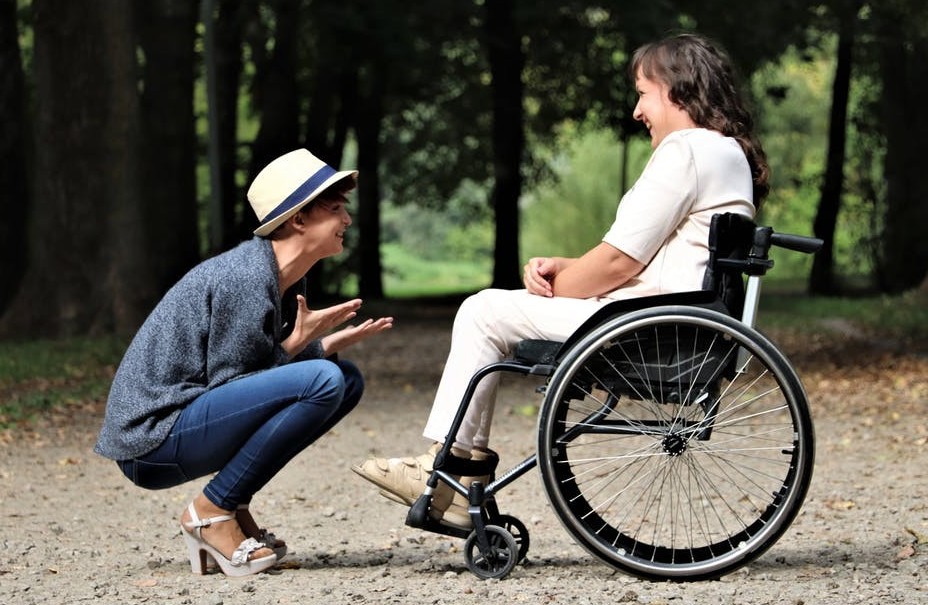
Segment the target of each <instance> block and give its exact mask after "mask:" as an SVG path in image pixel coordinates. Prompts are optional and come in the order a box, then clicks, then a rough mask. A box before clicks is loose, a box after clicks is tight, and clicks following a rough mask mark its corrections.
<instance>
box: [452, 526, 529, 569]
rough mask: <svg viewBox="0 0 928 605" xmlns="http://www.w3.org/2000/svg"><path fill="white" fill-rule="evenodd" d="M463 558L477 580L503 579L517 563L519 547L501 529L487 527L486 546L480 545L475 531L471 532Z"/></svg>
mask: <svg viewBox="0 0 928 605" xmlns="http://www.w3.org/2000/svg"><path fill="white" fill-rule="evenodd" d="M464 557H465V558H466V559H467V567H468V568H469V569H470V570H471V571H472V572H473V573H474V575H475V576H477V577H478V578H481V579H483V580H489V579H491V578H497V579H498V578H505V577H506V576H507V575H509V572H511V571H512V569H513V568H514V567H515V566H516V563H518V562H519V545H518V544H516V539H515V538H513V537H512V534H510V533H509V532H508V531H506V530H505V529H503V528H502V527H499V526H498V525H487V527H486V544H480V540H479V538H478V536H477V532H476V531H473V532H471V534H470V535H469V536H468V537H467V541H466V542H465V543H464Z"/></svg>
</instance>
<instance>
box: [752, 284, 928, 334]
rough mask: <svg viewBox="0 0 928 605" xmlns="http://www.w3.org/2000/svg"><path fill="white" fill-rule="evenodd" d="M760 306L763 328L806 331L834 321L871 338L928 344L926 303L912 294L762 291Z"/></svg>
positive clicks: (914, 293)
mask: <svg viewBox="0 0 928 605" xmlns="http://www.w3.org/2000/svg"><path fill="white" fill-rule="evenodd" d="M760 307H761V308H760V314H759V323H760V325H762V326H763V327H774V328H785V329H808V328H809V325H810V324H811V323H815V322H818V321H823V320H836V319H838V320H843V321H846V322H849V323H851V324H853V325H854V326H855V327H857V328H858V329H860V330H861V331H863V332H866V333H868V334H871V335H879V336H880V337H883V338H891V339H895V340H902V341H906V342H912V343H916V344H919V345H920V346H925V344H926V343H928V304H926V301H925V299H924V297H923V296H921V297H920V296H919V295H918V294H917V293H916V292H910V293H907V294H904V295H901V296H872V297H843V298H842V297H834V298H831V297H829V298H825V297H812V296H801V295H790V294H782V293H776V292H766V293H764V294H763V295H762V296H761V303H760Z"/></svg>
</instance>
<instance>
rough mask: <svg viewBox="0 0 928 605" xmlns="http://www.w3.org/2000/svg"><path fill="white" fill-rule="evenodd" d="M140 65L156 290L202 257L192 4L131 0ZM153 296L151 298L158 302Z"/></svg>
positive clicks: (146, 207) (149, 244)
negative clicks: (138, 44) (199, 221)
mask: <svg viewBox="0 0 928 605" xmlns="http://www.w3.org/2000/svg"><path fill="white" fill-rule="evenodd" d="M135 9H136V23H137V25H138V31H139V41H140V43H141V47H142V51H143V53H144V57H145V61H144V68H143V71H142V81H143V84H144V86H143V92H142V96H141V120H142V141H143V144H142V146H141V149H142V152H141V160H142V170H141V178H142V192H143V197H144V201H143V204H142V209H143V219H144V222H145V239H146V248H147V251H148V254H147V257H148V263H149V268H148V271H147V273H148V279H149V281H150V282H151V284H152V286H153V287H154V292H155V294H156V295H157V297H160V295H161V294H162V293H163V292H165V291H166V290H167V289H168V288H170V287H171V286H172V285H173V284H174V282H176V281H177V280H178V279H179V278H180V277H181V276H182V275H183V274H184V273H186V272H187V270H188V269H190V268H191V267H192V266H193V265H195V264H196V263H197V262H198V261H199V259H200V247H199V229H198V211H197V191H196V179H195V177H196V130H195V128H194V118H193V82H194V68H195V64H196V55H195V53H194V41H195V37H196V24H197V21H198V17H199V15H198V11H197V3H195V2H190V1H189V0H136V2H135ZM157 297H156V299H155V300H152V301H150V302H151V304H152V305H154V303H156V302H157Z"/></svg>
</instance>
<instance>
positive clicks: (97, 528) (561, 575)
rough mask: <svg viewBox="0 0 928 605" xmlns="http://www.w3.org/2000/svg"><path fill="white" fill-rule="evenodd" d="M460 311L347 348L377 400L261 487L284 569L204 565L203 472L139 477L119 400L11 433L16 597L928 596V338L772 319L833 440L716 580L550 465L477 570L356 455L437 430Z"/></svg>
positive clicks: (527, 446)
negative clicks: (191, 551) (116, 447)
mask: <svg viewBox="0 0 928 605" xmlns="http://www.w3.org/2000/svg"><path fill="white" fill-rule="evenodd" d="M450 311H451V309H439V310H434V309H413V310H411V311H409V312H408V313H406V314H405V316H400V317H398V318H397V324H396V327H395V328H394V329H393V330H392V331H391V332H388V333H386V334H385V335H383V337H381V338H379V339H375V340H372V341H369V342H367V343H363V344H362V345H361V346H360V347H359V348H357V349H356V350H355V351H354V352H353V354H352V355H348V356H349V357H352V358H353V359H354V360H356V361H357V362H358V363H359V364H360V365H361V367H362V368H363V369H364V370H365V373H366V376H367V380H368V386H367V393H366V395H365V398H364V400H363V401H362V402H361V405H360V407H359V409H358V410H356V411H355V412H354V413H353V414H352V415H351V416H349V417H348V418H347V419H346V420H345V421H344V422H343V423H342V424H341V425H339V426H338V427H337V428H336V430H334V431H333V432H332V433H330V434H329V435H327V436H325V437H324V438H323V439H321V440H320V441H319V442H318V443H316V444H315V445H313V446H312V447H310V448H309V449H307V450H306V451H304V452H303V453H302V454H301V455H300V456H298V457H297V458H296V459H295V460H294V461H293V463H292V464H290V465H289V466H288V467H287V468H286V469H285V470H284V471H283V472H282V473H281V474H280V475H278V476H277V477H276V478H275V479H274V480H273V481H272V482H271V483H270V484H269V485H268V487H267V488H266V489H265V490H264V491H263V492H261V493H259V494H258V496H257V497H256V498H255V501H254V502H253V504H252V510H253V511H254V513H255V516H256V517H257V518H258V520H259V521H260V522H261V523H262V524H263V525H267V526H269V527H271V528H272V529H273V530H274V531H275V532H276V533H277V534H278V535H279V536H281V537H283V538H285V539H286V540H287V541H288V543H289V545H290V548H291V551H292V554H290V555H288V557H287V558H286V559H285V560H284V561H283V562H282V563H281V564H279V565H278V567H277V568H275V569H274V570H273V571H272V572H269V573H264V574H260V575H258V576H252V577H248V578H244V579H231V578H226V577H224V576H223V575H221V574H212V575H207V576H197V575H193V574H191V573H190V567H189V562H188V561H187V559H186V549H185V546H184V544H183V540H182V538H181V535H180V531H179V527H178V525H177V521H176V519H177V517H178V516H179V514H180V513H181V511H182V509H183V508H184V506H185V505H186V503H187V501H188V500H189V499H190V498H191V496H192V495H193V494H195V493H196V492H197V491H198V490H199V489H200V488H201V487H202V482H200V481H198V482H192V483H190V484H187V485H184V486H181V487H178V488H173V489H168V490H163V491H157V492H150V491H145V490H141V489H139V488H136V487H134V486H132V485H131V484H130V483H129V482H128V481H127V480H126V479H124V478H123V477H122V475H121V474H120V473H119V472H118V470H117V468H116V466H115V465H114V464H113V463H112V462H109V461H106V460H103V459H101V458H100V457H98V456H96V455H94V454H93V453H92V452H91V447H92V445H93V442H94V439H95V436H96V432H97V429H98V427H99V423H100V419H101V415H102V402H92V403H88V404H85V405H79V406H78V405H76V406H73V407H72V408H70V409H68V410H67V411H65V412H62V413H58V414H55V415H53V416H52V417H49V418H46V419H44V420H43V421H41V422H38V423H36V424H35V425H34V426H31V427H29V428H28V429H25V430H20V431H18V432H16V433H15V434H13V435H12V436H10V435H8V438H7V439H4V440H2V444H0V512H2V517H0V539H2V550H0V603H9V604H14V603H15V604H23V605H25V604H30V603H43V604H45V603H68V604H73V603H83V602H95V603H112V604H119V605H125V604H130V603H164V604H188V603H194V604H201V603H202V604H206V605H220V604H222V605H231V604H238V603H424V604H444V603H449V604H450V603H454V604H457V605H461V604H468V603H488V602H505V603H515V602H526V603H541V604H545V603H573V604H584V603H591V604H593V603H595V604H599V603H604V602H618V603H650V604H653V605H658V604H671V603H673V604H691V603H693V604H696V603H713V604H715V603H719V604H722V605H726V604H741V603H750V604H752V605H761V604H789V605H800V604H821V605H832V604H833V605H839V604H840V605H851V604H855V603H867V604H870V603H881V604H891V603H912V604H915V603H926V602H928V569H926V564H928V470H926V469H928V355H926V354H925V352H924V350H923V351H922V352H921V353H912V352H911V349H910V348H909V347H904V346H899V343H887V342H881V341H869V340H866V338H865V337H863V336H861V335H859V334H857V333H856V332H854V331H853V330H850V329H847V326H841V325H817V326H810V327H809V330H808V331H807V332H806V333H805V335H789V334H783V335H777V334H773V335H772V336H773V337H774V339H775V340H776V341H778V342H780V345H781V347H782V348H783V349H784V350H785V351H786V352H787V354H788V355H789V356H790V358H791V359H792V361H793V363H794V364H795V365H796V367H797V369H798V371H799V373H800V375H801V376H802V378H803V381H804V383H805V386H806V389H807V391H808V393H809V397H810V400H811V402H812V410H813V416H814V418H815V426H816V436H817V457H816V469H815V474H814V477H813V482H812V486H811V489H810V493H809V496H808V498H807V499H806V502H805V505H804V507H803V509H802V511H801V513H800V515H799V516H798V518H797V520H796V521H795V522H794V523H793V525H792V526H791V527H790V529H789V530H788V531H787V533H786V534H785V536H784V537H783V538H781V540H780V541H779V542H777V544H775V545H774V546H773V547H772V548H771V549H770V550H769V551H768V552H767V553H765V554H764V555H763V556H762V557H761V558H760V559H759V560H757V561H756V562H755V563H753V564H752V565H750V566H749V567H746V568H742V569H741V570H739V571H737V572H735V573H732V574H730V575H728V576H726V577H723V578H722V579H720V580H718V581H710V582H696V583H683V584H678V583H669V582H648V581H643V580H639V579H636V578H634V577H630V576H627V575H624V574H622V573H620V572H617V571H615V570H614V569H612V568H611V567H608V566H606V565H605V564H603V563H601V562H600V561H599V560H598V559H596V558H594V557H592V556H590V555H589V554H587V553H586V552H585V551H584V550H583V549H582V548H581V547H580V546H578V545H577V544H576V543H574V542H573V540H572V539H571V538H570V536H569V535H568V534H567V532H566V531H565V530H564V529H563V528H562V527H561V525H560V522H559V521H558V520H557V518H556V517H555V516H554V514H553V512H552V511H551V509H550V507H549V505H548V503H547V501H546V497H545V495H544V492H543V489H542V487H541V482H540V479H539V477H538V475H537V472H532V473H530V474H529V475H527V476H526V477H523V478H522V479H520V480H519V481H517V482H516V483H515V484H513V485H512V486H511V487H509V488H508V489H507V490H506V491H504V492H502V494H501V495H500V497H499V498H498V500H499V503H500V506H501V508H502V509H503V512H507V513H510V514H513V515H515V516H517V517H519V518H520V519H521V520H522V521H523V522H524V523H525V524H526V525H527V526H528V529H529V532H530V535H531V549H530V551H529V554H528V559H527V561H526V562H525V563H523V564H520V565H519V566H517V567H516V568H515V570H514V571H513V573H512V574H511V575H510V576H509V577H507V578H506V579H504V580H490V581H483V580H480V579H478V578H477V577H475V576H474V575H472V574H471V573H470V571H468V569H467V566H466V563H465V560H464V554H463V542H462V541H461V540H458V539H453V538H448V537H444V536H439V535H436V534H430V533H426V532H422V531H420V530H415V529H412V528H409V527H406V526H405V525H404V519H405V512H406V509H404V508H403V507H401V506H399V505H397V504H394V503H392V502H389V501H388V500H385V499H384V498H382V497H380V496H378V495H377V491H376V489H374V488H373V486H371V485H369V484H367V483H366V482H365V481H363V480H362V479H360V478H359V477H357V476H356V475H354V474H353V473H352V472H351V471H350V470H349V466H350V465H351V464H352V463H354V462H357V461H360V460H363V459H364V458H366V457H367V456H368V455H370V454H378V455H391V456H392V455H407V454H416V453H419V452H420V451H422V450H423V449H424V447H426V445H427V444H426V442H425V441H424V440H423V439H422V438H421V436H420V433H421V429H422V425H423V423H424V420H425V416H426V414H427V411H428V407H429V404H430V401H431V396H432V394H433V389H434V387H435V385H436V384H437V379H438V375H439V372H440V370H441V366H442V364H443V362H444V356H445V353H446V351H447V346H448V337H449V329H450V321H451V319H450ZM809 334H815V335H816V336H809ZM902 349H909V350H908V352H905V353H903V352H901V350H902ZM538 402H539V401H538V395H536V394H535V393H534V391H533V388H532V385H528V384H527V383H526V382H525V379H520V378H512V379H511V380H510V379H507V380H505V381H504V385H503V389H502V391H501V396H500V400H499V403H498V408H497V410H498V411H497V419H496V423H495V426H494V435H495V437H494V445H495V447H496V448H497V449H498V450H499V451H500V452H501V454H502V465H501V468H508V467H509V466H511V465H512V464H514V463H516V462H518V461H519V460H521V459H522V458H524V457H525V456H527V455H529V454H530V453H531V452H532V450H533V447H534V445H533V444H534V434H535V418H534V417H532V416H530V415H526V414H525V413H524V411H523V410H524V408H525V406H526V404H535V403H538ZM9 437H12V438H9Z"/></svg>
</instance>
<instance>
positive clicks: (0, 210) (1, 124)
mask: <svg viewBox="0 0 928 605" xmlns="http://www.w3.org/2000/svg"><path fill="white" fill-rule="evenodd" d="M16 25H17V18H16V0H0V107H3V108H4V109H3V112H2V113H0V216H3V220H0V284H3V287H0V316H2V315H3V311H4V309H5V308H6V306H7V305H8V304H9V302H10V301H11V300H12V298H13V296H14V293H15V292H16V289H17V287H18V286H19V283H20V280H21V279H22V276H23V274H24V273H25V267H26V209H27V208H28V207H29V205H30V204H29V203H30V197H29V180H28V178H27V176H26V175H27V174H28V173H27V165H28V162H27V160H26V158H27V157H28V156H29V155H31V148H30V146H29V145H27V144H26V140H27V139H26V124H27V123H28V122H27V119H26V110H25V99H24V92H23V91H24V90H25V89H24V77H23V68H22V62H21V59H20V53H19V36H18V30H17V26H16Z"/></svg>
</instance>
